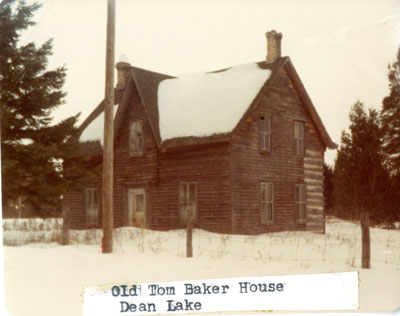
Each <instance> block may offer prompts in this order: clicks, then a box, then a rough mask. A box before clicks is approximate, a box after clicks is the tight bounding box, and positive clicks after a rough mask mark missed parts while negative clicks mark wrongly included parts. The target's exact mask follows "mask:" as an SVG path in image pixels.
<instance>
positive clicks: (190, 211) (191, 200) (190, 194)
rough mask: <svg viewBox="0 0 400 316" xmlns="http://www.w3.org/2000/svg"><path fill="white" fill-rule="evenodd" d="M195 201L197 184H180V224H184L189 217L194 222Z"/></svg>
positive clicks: (195, 215)
mask: <svg viewBox="0 0 400 316" xmlns="http://www.w3.org/2000/svg"><path fill="white" fill-rule="evenodd" d="M196 199H197V183H196V182H181V183H180V185H179V212H180V213H179V218H180V223H181V224H185V223H186V222H187V219H188V218H189V216H190V215H191V216H192V219H193V221H195V219H196V217H197V214H196V211H197V210H196Z"/></svg>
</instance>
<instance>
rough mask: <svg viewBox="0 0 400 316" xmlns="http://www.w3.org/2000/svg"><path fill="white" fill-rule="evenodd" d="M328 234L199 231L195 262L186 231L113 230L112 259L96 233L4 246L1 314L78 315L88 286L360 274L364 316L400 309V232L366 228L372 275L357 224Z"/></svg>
mask: <svg viewBox="0 0 400 316" xmlns="http://www.w3.org/2000/svg"><path fill="white" fill-rule="evenodd" d="M54 224H55V227H56V228H55V229H54V231H53V233H54V234H55V235H54V236H58V237H59V236H60V229H61V225H60V222H59V221H57V222H56V221H54ZM18 225H20V226H18ZM18 225H17V224H13V223H11V222H9V223H8V224H5V222H4V221H3V229H4V232H3V233H4V238H5V239H6V238H7V236H9V237H8V238H11V237H12V238H11V239H12V240H14V244H24V243H25V242H26V241H27V240H28V239H26V240H25V242H19V243H18V242H16V241H15V240H16V239H17V237H18V236H19V238H22V239H23V238H25V237H21V236H24V235H26V234H29V233H30V232H25V233H26V234H25V233H23V232H21V230H23V229H24V227H25V228H28V227H30V226H29V225H28V224H25V225H22V224H18ZM31 225H33V226H34V227H37V233H40V230H39V228H40V227H41V228H42V229H43V230H44V229H47V228H48V227H49V226H46V225H48V224H45V223H43V222H42V226H40V225H35V224H31ZM16 227H20V228H16ZM46 227H47V228H46ZM17 229H19V230H20V233H19V234H16V233H15V231H16V230H17ZM29 229H30V228H29ZM326 229H327V231H326V234H325V235H321V234H314V233H310V232H279V233H270V234H263V235H259V236H241V235H223V234H215V233H210V232H206V231H202V230H197V229H196V230H194V233H193V245H194V249H193V252H194V257H193V258H185V251H186V239H185V238H186V237H185V231H183V230H175V231H169V232H158V231H149V230H144V229H138V228H133V227H125V228H119V229H116V230H115V239H114V248H115V249H114V253H112V254H102V253H101V248H100V239H101V235H102V232H101V231H100V230H87V231H71V233H70V238H71V243H72V244H71V245H69V246H60V245H59V244H57V243H55V242H48V243H45V242H44V241H46V240H47V241H54V240H52V238H48V239H46V238H42V239H39V240H41V242H36V243H29V244H25V245H22V246H19V247H12V246H4V248H3V251H4V279H5V301H6V307H7V309H8V310H9V312H10V313H11V314H12V315H15V316H18V315H31V316H34V315H38V316H39V315H40V316H45V315H55V314H56V315H81V314H82V290H83V286H85V285H99V284H107V283H132V282H135V283H136V282H156V281H159V282H161V281H173V280H196V279H207V278H226V277H242V276H263V275H282V274H300V273H323V272H342V271H355V270H358V271H360V307H361V310H362V311H383V310H385V311H392V310H395V309H396V308H399V307H400V230H384V229H378V228H371V252H372V260H371V261H372V262H371V265H372V269H370V270H363V269H361V267H360V265H361V259H360V257H361V232H360V227H359V224H358V223H351V222H346V221H342V220H338V219H335V218H328V220H327V226H326ZM13 230H14V232H13ZM48 231H49V230H48ZM10 236H11V237H10ZM54 238H55V237H54ZM4 241H6V240H4ZM55 310H57V312H56V313H55Z"/></svg>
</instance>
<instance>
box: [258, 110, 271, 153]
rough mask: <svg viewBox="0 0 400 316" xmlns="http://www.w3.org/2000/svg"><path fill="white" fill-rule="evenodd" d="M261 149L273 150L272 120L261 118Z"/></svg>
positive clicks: (266, 117)
mask: <svg viewBox="0 0 400 316" xmlns="http://www.w3.org/2000/svg"><path fill="white" fill-rule="evenodd" d="M259 134H260V149H261V150H271V118H270V117H269V116H260V118H259Z"/></svg>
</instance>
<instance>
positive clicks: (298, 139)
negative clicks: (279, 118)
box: [294, 121, 305, 155]
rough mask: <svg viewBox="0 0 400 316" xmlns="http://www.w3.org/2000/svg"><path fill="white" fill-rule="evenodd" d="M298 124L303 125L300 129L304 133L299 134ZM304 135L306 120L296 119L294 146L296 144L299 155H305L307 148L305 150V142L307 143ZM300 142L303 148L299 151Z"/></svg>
mask: <svg viewBox="0 0 400 316" xmlns="http://www.w3.org/2000/svg"><path fill="white" fill-rule="evenodd" d="M296 126H299V127H301V129H300V130H299V134H302V135H297V128H296ZM304 136H305V123H304V121H294V141H295V144H294V146H295V152H296V154H298V155H304V152H305V150H304V144H305V142H304V138H305V137H304ZM298 144H301V150H300V151H299V145H298Z"/></svg>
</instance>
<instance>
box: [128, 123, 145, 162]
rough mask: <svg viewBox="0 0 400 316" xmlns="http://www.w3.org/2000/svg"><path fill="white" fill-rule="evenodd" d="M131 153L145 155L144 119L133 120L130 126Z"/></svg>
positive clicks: (132, 154) (131, 154)
mask: <svg viewBox="0 0 400 316" xmlns="http://www.w3.org/2000/svg"><path fill="white" fill-rule="evenodd" d="M129 155H130V156H141V155H143V121H142V120H138V121H133V122H131V124H130V126H129Z"/></svg>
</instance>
